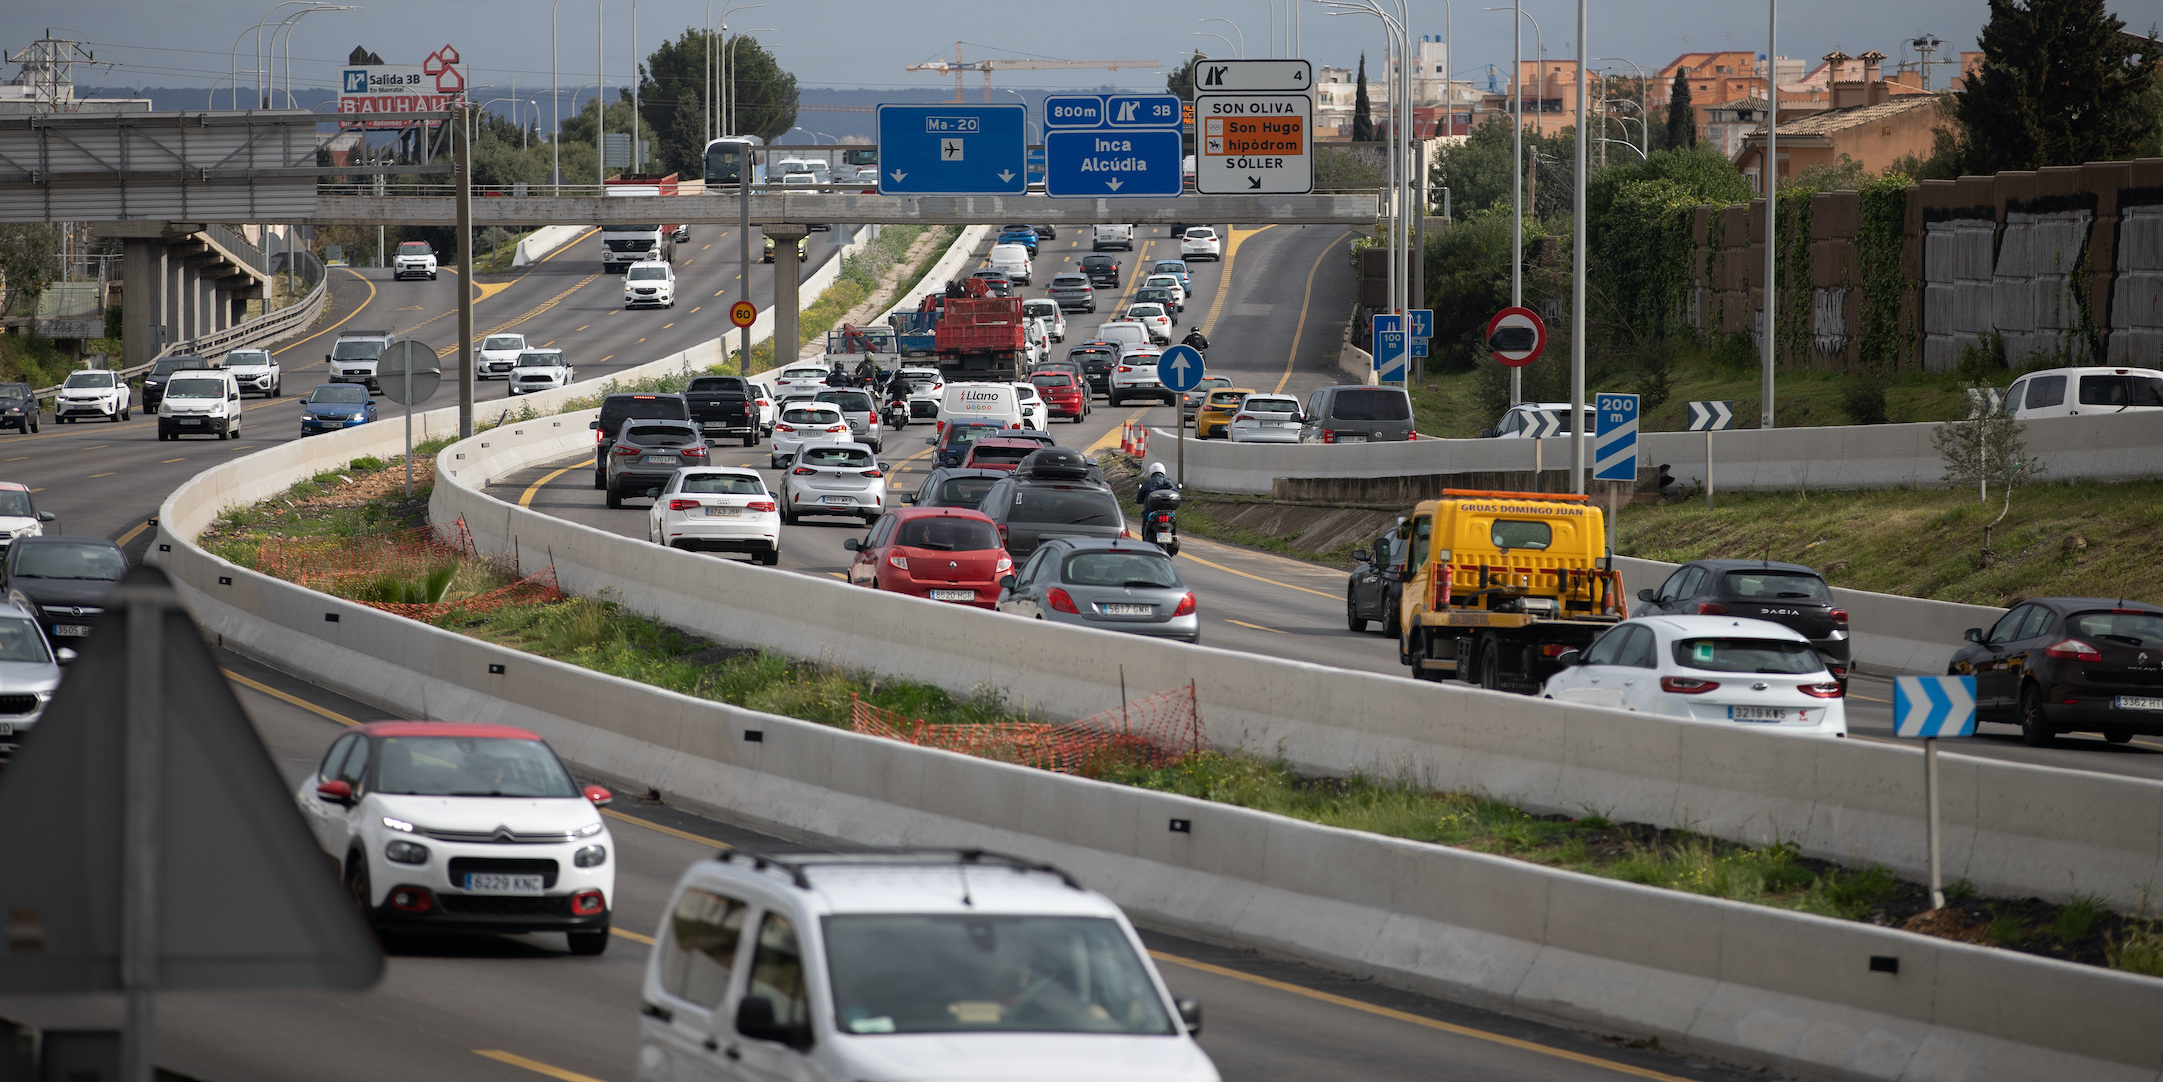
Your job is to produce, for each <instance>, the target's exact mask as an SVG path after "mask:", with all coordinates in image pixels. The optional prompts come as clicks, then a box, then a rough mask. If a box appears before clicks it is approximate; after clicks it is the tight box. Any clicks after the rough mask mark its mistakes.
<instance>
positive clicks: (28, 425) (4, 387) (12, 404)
mask: <svg viewBox="0 0 2163 1082" xmlns="http://www.w3.org/2000/svg"><path fill="white" fill-rule="evenodd" d="M39 408H40V403H39V402H38V395H37V392H36V391H33V390H31V389H30V385H29V384H27V383H0V431H4V430H6V429H10V428H12V429H14V430H15V431H17V432H21V433H25V434H28V433H31V432H35V431H37V430H38V410H39Z"/></svg>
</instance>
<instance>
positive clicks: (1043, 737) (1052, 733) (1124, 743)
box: [849, 684, 1209, 777]
mask: <svg viewBox="0 0 2163 1082" xmlns="http://www.w3.org/2000/svg"><path fill="white" fill-rule="evenodd" d="M849 728H850V729H852V730H854V731H855V732H859V733H864V734H866V735H868V736H881V737H885V738H886V739H888V740H899V741H902V742H903V743H907V744H917V745H920V746H923V747H930V748H942V749H945V750H947V751H958V752H961V753H962V754H964V755H974V756H977V757H978V758H982V759H997V760H999V761H1000V762H1007V763H1019V764H1021V765H1023V766H1033V767H1035V768H1037V769H1039V770H1050V771H1054V772H1056V773H1060V774H1078V775H1081V776H1083V777H1096V776H1098V775H1101V774H1103V773H1104V772H1106V771H1107V770H1110V769H1112V768H1115V767H1122V766H1142V767H1165V766H1170V765H1171V764H1172V763H1174V762H1177V761H1178V760H1179V759H1180V758H1182V757H1184V756H1186V755H1189V754H1192V753H1194V752H1198V751H1201V750H1203V749H1205V748H1207V747H1208V746H1209V742H1208V740H1207V738H1206V737H1205V736H1204V734H1203V731H1202V715H1201V708H1200V704H1199V703H1198V702H1197V701H1196V699H1195V693H1194V685H1192V684H1189V685H1187V686H1186V687H1183V688H1175V689H1173V690H1171V691H1166V692H1160V693H1158V694H1155V695H1151V696H1149V697H1147V698H1143V699H1136V700H1134V701H1132V702H1129V703H1126V704H1124V705H1121V706H1117V707H1114V708H1112V709H1110V710H1105V711H1102V712H1100V713H1096V714H1091V715H1089V716H1088V717H1086V718H1082V719H1081V720H1079V721H1074V722H1065V723H1054V722H1033V721H1032V722H1021V721H1013V722H988V723H982V724H952V725H938V724H933V723H931V722H928V721H925V720H924V719H922V718H911V717H907V716H906V715H902V714H897V713H895V712H894V711H892V710H888V709H886V708H884V707H878V706H872V705H871V704H869V703H866V702H863V701H861V700H859V699H857V698H856V697H855V696H854V695H851V696H850V697H849Z"/></svg>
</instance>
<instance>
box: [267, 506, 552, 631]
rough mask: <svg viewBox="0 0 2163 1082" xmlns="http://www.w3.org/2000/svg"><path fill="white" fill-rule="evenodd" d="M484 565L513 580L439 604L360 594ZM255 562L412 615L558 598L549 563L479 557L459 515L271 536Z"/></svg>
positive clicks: (328, 590)
mask: <svg viewBox="0 0 2163 1082" xmlns="http://www.w3.org/2000/svg"><path fill="white" fill-rule="evenodd" d="M467 564H482V565H486V566H487V567H488V568H490V569H492V570H493V571H495V572H496V573H497V574H498V575H502V576H507V577H509V578H510V579H511V580H512V581H510V582H508V583H506V584H504V585H502V586H498V587H496V588H494V589H491V590H487V591H484V592H481V593H478V594H472V595H469V596H466V597H459V598H452V599H449V600H445V601H437V602H397V601H380V600H374V599H370V598H368V597H366V596H359V595H361V594H362V593H363V590H364V588H365V587H366V586H367V585H368V584H370V583H374V582H380V581H382V580H386V579H397V580H404V581H409V582H417V581H422V580H425V579H426V578H427V577H428V575H429V574H430V573H432V572H439V571H441V570H442V569H443V568H444V567H445V566H446V565H467ZM256 568H257V569H258V570H260V571H262V572H264V573H265V574H269V575H275V576H277V577H278V578H281V579H284V580H286V581H288V582H292V583H297V584H299V585H301V586H305V587H307V588H309V589H311V590H319V591H321V592H323V593H326V594H330V595H332V596H335V597H343V598H346V599H347V600H350V601H355V602H358V603H360V604H363V605H367V606H368V607H370V608H375V609H382V610H383V611H385V612H390V613H395V614H397V615H399V616H404V617H408V618H410V619H414V620H431V619H435V618H437V617H441V616H448V615H451V614H453V613H469V614H476V615H477V614H480V613H487V612H493V611H495V610H497V609H500V608H503V607H505V606H508V605H525V604H538V603H542V602H549V601H561V600H563V590H562V588H561V587H560V586H558V585H557V583H556V568H555V565H554V564H550V565H549V566H547V567H545V568H543V569H541V570H540V571H538V572H535V573H534V574H531V575H528V574H525V573H524V572H523V571H522V570H521V569H520V568H519V567H518V565H517V563H516V561H506V560H501V559H492V558H490V557H486V556H483V555H481V553H480V551H479V550H478V549H477V548H476V547H475V546H474V544H473V535H472V533H471V532H470V531H468V530H467V529H466V522H465V520H464V519H459V520H458V521H456V522H454V523H451V524H450V525H448V526H422V527H419V528H417V529H411V530H393V531H389V532H385V533H376V534H365V535H360V536H356V537H352V538H346V539H341V540H329V541H325V540H303V539H294V540H271V541H264V542H262V543H261V544H259V545H258V546H257V547H256Z"/></svg>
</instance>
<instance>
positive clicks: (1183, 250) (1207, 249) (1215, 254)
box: [1179, 225, 1224, 260]
mask: <svg viewBox="0 0 2163 1082" xmlns="http://www.w3.org/2000/svg"><path fill="white" fill-rule="evenodd" d="M1204 256H1207V257H1208V258H1210V259H1219V260H1221V259H1223V258H1224V241H1223V239H1222V238H1220V237H1218V236H1217V231H1216V230H1214V229H1212V228H1210V227H1209V226H1206V225H1190V226H1188V227H1187V231H1186V234H1185V235H1183V236H1181V237H1180V238H1179V258H1181V259H1199V258H1202V257H1204Z"/></svg>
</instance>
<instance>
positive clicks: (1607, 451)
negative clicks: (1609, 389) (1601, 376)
mask: <svg viewBox="0 0 2163 1082" xmlns="http://www.w3.org/2000/svg"><path fill="white" fill-rule="evenodd" d="M1595 398H1596V399H1597V401H1596V402H1595V403H1594V405H1595V407H1596V409H1595V412H1594V420H1593V423H1592V477H1593V479H1594V480H1597V481H1635V480H1637V396H1636V395H1634V394H1603V395H1597V396H1595Z"/></svg>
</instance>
